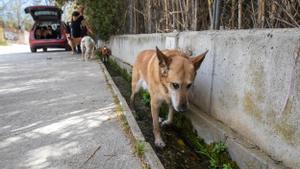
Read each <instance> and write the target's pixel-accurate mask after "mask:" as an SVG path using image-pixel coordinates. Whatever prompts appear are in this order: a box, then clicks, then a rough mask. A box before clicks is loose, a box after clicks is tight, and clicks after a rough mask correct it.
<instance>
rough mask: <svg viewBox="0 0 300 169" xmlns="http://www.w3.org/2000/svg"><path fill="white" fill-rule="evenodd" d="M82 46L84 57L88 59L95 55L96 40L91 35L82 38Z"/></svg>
mask: <svg viewBox="0 0 300 169" xmlns="http://www.w3.org/2000/svg"><path fill="white" fill-rule="evenodd" d="M80 47H81V50H82V54H81V56H82V59H83V60H85V61H87V60H88V59H93V58H94V57H95V49H96V46H95V41H94V40H93V39H92V38H91V37H90V36H85V37H83V38H82V39H81V43H80Z"/></svg>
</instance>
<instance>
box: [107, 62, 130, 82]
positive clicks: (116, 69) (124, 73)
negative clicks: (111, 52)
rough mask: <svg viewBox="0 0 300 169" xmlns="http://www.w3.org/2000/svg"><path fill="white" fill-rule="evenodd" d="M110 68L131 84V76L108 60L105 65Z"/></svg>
mask: <svg viewBox="0 0 300 169" xmlns="http://www.w3.org/2000/svg"><path fill="white" fill-rule="evenodd" d="M107 64H108V65H109V66H110V67H112V68H113V69H114V70H115V71H116V72H118V73H119V74H120V75H121V76H122V77H123V78H124V79H125V80H126V81H127V82H129V83H131V75H130V74H129V73H128V72H127V70H126V69H122V68H121V67H120V66H119V65H118V64H117V63H116V62H115V61H114V60H112V59H109V60H108V63H107Z"/></svg>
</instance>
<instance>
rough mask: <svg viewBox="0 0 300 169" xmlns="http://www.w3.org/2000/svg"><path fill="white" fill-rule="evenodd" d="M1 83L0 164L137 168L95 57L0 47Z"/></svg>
mask: <svg viewBox="0 0 300 169" xmlns="http://www.w3.org/2000/svg"><path fill="white" fill-rule="evenodd" d="M16 51H18V50H17V49H16ZM12 52H13V51H12ZM0 84H1V85H0V168H1V169H21V168H22V169H23V168H26V169H27V168H28V169H38V168H47V169H48V168H51V169H52V168H55V169H71V168H72V169H76V168H90V169H92V168H99V169H138V168H141V167H140V162H139V160H138V158H137V157H136V156H135V155H134V153H133V150H132V148H131V145H130V142H129V139H128V138H127V137H126V135H125V133H124V132H123V130H122V128H121V126H120V123H119V121H118V119H117V118H116V113H115V112H114V109H113V108H114V106H115V105H114V102H113V98H112V94H111V93H110V91H109V90H108V88H107V84H106V82H105V78H104V74H103V73H102V71H101V69H100V66H99V65H98V64H97V63H96V62H82V61H81V60H80V59H79V55H75V56H72V55H70V54H69V53H67V52H47V53H42V52H38V53H35V54H31V53H16V54H1V51H0Z"/></svg>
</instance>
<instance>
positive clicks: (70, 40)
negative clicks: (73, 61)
mask: <svg viewBox="0 0 300 169" xmlns="http://www.w3.org/2000/svg"><path fill="white" fill-rule="evenodd" d="M67 40H68V44H69V46H70V47H71V49H72V54H73V55H74V54H75V52H76V46H78V45H80V42H81V37H79V38H73V37H71V36H68V37H67Z"/></svg>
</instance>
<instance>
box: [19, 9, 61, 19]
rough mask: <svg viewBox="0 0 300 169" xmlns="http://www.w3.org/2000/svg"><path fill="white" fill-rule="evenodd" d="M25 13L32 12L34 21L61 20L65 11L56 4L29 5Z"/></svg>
mask: <svg viewBox="0 0 300 169" xmlns="http://www.w3.org/2000/svg"><path fill="white" fill-rule="evenodd" d="M25 13H29V14H31V16H32V18H33V20H34V21H60V20H61V15H62V13H63V11H62V10H61V9H59V8H57V7H55V6H29V7H27V8H25Z"/></svg>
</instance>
